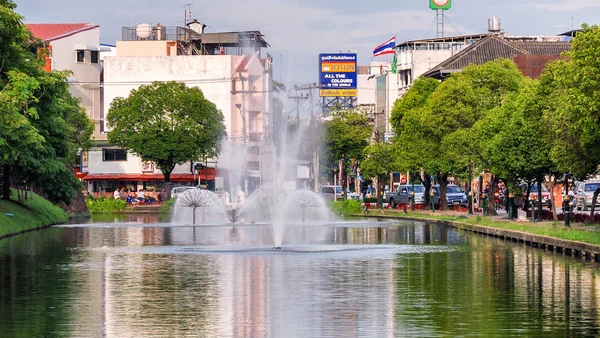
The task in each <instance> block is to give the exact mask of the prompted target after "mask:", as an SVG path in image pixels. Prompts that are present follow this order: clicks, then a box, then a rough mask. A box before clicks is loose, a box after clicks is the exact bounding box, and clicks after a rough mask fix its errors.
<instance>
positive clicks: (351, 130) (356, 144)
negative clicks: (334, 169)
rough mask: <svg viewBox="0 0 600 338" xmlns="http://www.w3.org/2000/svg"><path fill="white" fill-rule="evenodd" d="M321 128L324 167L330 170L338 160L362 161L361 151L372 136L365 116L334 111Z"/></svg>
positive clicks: (357, 113) (350, 111)
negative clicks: (323, 132)
mask: <svg viewBox="0 0 600 338" xmlns="http://www.w3.org/2000/svg"><path fill="white" fill-rule="evenodd" d="M323 128H324V131H325V142H324V145H325V147H326V151H325V152H322V154H323V153H324V154H325V155H326V156H322V157H321V158H322V159H323V160H325V161H326V163H325V167H328V168H331V166H332V165H334V164H337V163H338V160H340V159H346V160H350V159H354V160H359V161H360V160H362V159H363V157H364V154H363V150H364V149H365V147H366V146H367V145H368V144H369V142H368V139H369V137H370V136H371V135H372V134H373V127H372V125H371V121H370V120H369V118H368V116H367V115H365V114H362V113H360V112H357V111H354V110H342V111H336V112H333V113H331V117H330V119H328V120H326V121H325V122H324V124H323ZM347 162H348V163H345V165H346V164H348V166H349V161H347ZM340 169H342V168H340ZM346 169H349V168H346Z"/></svg>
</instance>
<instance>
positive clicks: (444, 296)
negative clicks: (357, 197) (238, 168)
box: [0, 216, 600, 337]
mask: <svg viewBox="0 0 600 338" xmlns="http://www.w3.org/2000/svg"><path fill="white" fill-rule="evenodd" d="M270 243H272V241H271V234H270V229H269V227H267V226H265V225H260V224H253V225H243V226H197V227H191V226H170V224H169V223H166V222H164V220H161V219H159V218H157V217H154V216H128V217H126V218H121V217H109V218H103V219H100V218H96V219H92V220H91V221H89V222H86V223H84V224H69V225H66V226H61V227H53V228H49V229H46V230H42V231H36V232H31V233H26V234H23V235H18V236H15V237H11V238H7V239H3V240H0V262H1V264H0V273H1V276H2V279H1V280H0V333H1V335H2V336H3V337H15V336H23V337H37V336H59V337H60V336H68V337H71V336H77V337H98V336H108V337H164V336H172V337H180V336H203V337H405V336H416V337H457V336H462V337H469V336H472V337H481V336H486V337H525V336H544V337H565V336H567V337H570V336H573V337H575V336H598V335H599V327H600V320H599V315H598V312H599V310H600V309H599V304H600V278H599V277H598V266H597V265H596V263H593V262H589V261H583V260H581V259H576V258H572V257H565V256H562V255H560V254H557V253H551V252H545V251H543V250H540V249H536V248H531V247H528V246H524V245H523V244H515V243H511V242H504V241H502V240H500V239H493V238H487V237H480V236H478V235H474V234H470V233H465V232H462V231H459V230H456V229H453V228H448V227H446V226H438V225H436V224H429V223H424V222H406V221H391V222H390V221H377V220H364V221H353V222H346V223H335V224H329V225H319V226H311V227H293V228H292V227H288V228H287V229H286V234H285V240H284V245H283V246H282V250H273V249H272V248H271V244H270Z"/></svg>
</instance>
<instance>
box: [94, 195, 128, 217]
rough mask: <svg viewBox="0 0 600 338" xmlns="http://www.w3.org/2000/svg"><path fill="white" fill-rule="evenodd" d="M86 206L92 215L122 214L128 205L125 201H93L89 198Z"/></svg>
mask: <svg viewBox="0 0 600 338" xmlns="http://www.w3.org/2000/svg"><path fill="white" fill-rule="evenodd" d="M85 204H86V205H87V207H88V210H89V211H90V214H120V213H123V211H125V207H127V203H126V202H125V201H123V200H120V199H119V200H116V199H114V198H99V199H93V198H88V199H86V200H85Z"/></svg>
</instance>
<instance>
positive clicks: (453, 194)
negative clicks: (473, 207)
mask: <svg viewBox="0 0 600 338" xmlns="http://www.w3.org/2000/svg"><path fill="white" fill-rule="evenodd" d="M434 187H435V188H436V189H439V185H434ZM446 203H447V204H448V206H452V205H461V206H465V207H466V206H467V204H468V199H467V194H465V192H464V191H463V190H462V189H461V188H459V187H458V186H456V185H454V184H448V185H447V186H446Z"/></svg>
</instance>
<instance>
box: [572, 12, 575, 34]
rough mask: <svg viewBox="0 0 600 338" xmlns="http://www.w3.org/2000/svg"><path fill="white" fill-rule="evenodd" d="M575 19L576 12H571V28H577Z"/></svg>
mask: <svg viewBox="0 0 600 338" xmlns="http://www.w3.org/2000/svg"><path fill="white" fill-rule="evenodd" d="M574 20H575V14H571V30H574V29H575V26H574Z"/></svg>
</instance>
